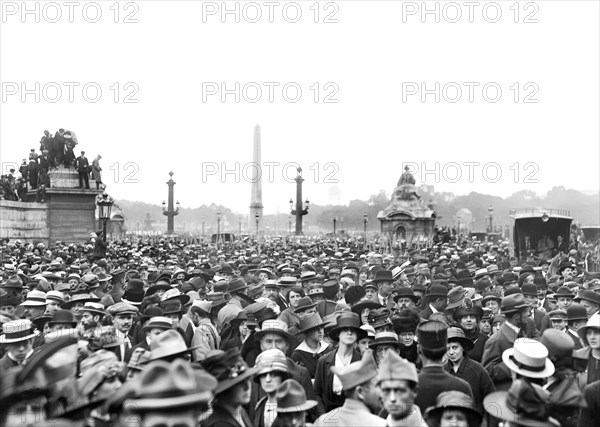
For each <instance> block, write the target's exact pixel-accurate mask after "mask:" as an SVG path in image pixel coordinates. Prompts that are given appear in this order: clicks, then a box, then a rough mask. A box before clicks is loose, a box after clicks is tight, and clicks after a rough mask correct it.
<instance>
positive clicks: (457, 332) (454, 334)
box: [448, 326, 474, 351]
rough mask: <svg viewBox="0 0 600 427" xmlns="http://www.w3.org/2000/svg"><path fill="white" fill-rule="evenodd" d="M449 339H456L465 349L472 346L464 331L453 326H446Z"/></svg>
mask: <svg viewBox="0 0 600 427" xmlns="http://www.w3.org/2000/svg"><path fill="white" fill-rule="evenodd" d="M450 341H457V342H458V343H460V345H462V347H463V348H464V350H465V351H470V350H472V349H473V347H474V344H473V341H471V340H470V339H468V338H467V337H466V335H465V332H464V331H463V330H462V329H461V328H457V327H454V326H451V327H449V328H448V342H450Z"/></svg>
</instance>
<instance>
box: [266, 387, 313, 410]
mask: <svg viewBox="0 0 600 427" xmlns="http://www.w3.org/2000/svg"><path fill="white" fill-rule="evenodd" d="M276 398H277V412H279V413H288V412H301V411H308V410H309V409H312V408H314V407H315V406H317V401H316V400H306V392H305V391H304V388H303V387H302V386H301V385H300V383H299V382H298V381H296V380H294V379H287V380H285V381H284V382H282V383H281V385H280V386H279V387H278V388H277V392H276Z"/></svg>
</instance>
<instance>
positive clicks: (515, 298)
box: [500, 293, 528, 314]
mask: <svg viewBox="0 0 600 427" xmlns="http://www.w3.org/2000/svg"><path fill="white" fill-rule="evenodd" d="M525 307H528V304H527V302H525V297H524V296H523V294H522V293H517V294H512V295H509V296H505V297H504V298H502V302H501V303H500V311H501V312H502V314H507V313H515V312H517V311H520V310H521V309H522V308H525Z"/></svg>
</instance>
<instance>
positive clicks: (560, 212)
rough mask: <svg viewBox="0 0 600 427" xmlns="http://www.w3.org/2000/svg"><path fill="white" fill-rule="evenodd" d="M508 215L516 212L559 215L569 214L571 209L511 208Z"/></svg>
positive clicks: (513, 214)
mask: <svg viewBox="0 0 600 427" xmlns="http://www.w3.org/2000/svg"><path fill="white" fill-rule="evenodd" d="M508 214H509V215H510V216H515V215H517V214H530V215H540V216H542V215H544V214H546V215H549V216H553V215H559V216H568V217H570V216H571V211H568V210H565V209H546V208H526V209H512V210H510V211H509V212H508Z"/></svg>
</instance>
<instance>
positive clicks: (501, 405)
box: [483, 379, 560, 427]
mask: <svg viewBox="0 0 600 427" xmlns="http://www.w3.org/2000/svg"><path fill="white" fill-rule="evenodd" d="M549 396H550V394H549V393H548V392H547V391H546V390H544V389H543V388H541V387H539V386H537V385H535V384H532V383H530V382H528V381H524V380H520V379H518V380H515V381H513V383H512V385H511V386H510V388H509V389H508V391H497V392H494V393H490V394H488V395H487V396H486V397H485V398H484V400H483V406H484V408H485V410H486V411H487V412H488V413H490V414H491V415H492V416H493V417H496V418H500V419H502V420H506V421H510V422H511V423H514V424H516V425H519V426H525V427H560V423H559V422H558V421H556V420H555V419H554V418H550V417H549V416H548V410H547V405H548V400H549Z"/></svg>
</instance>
